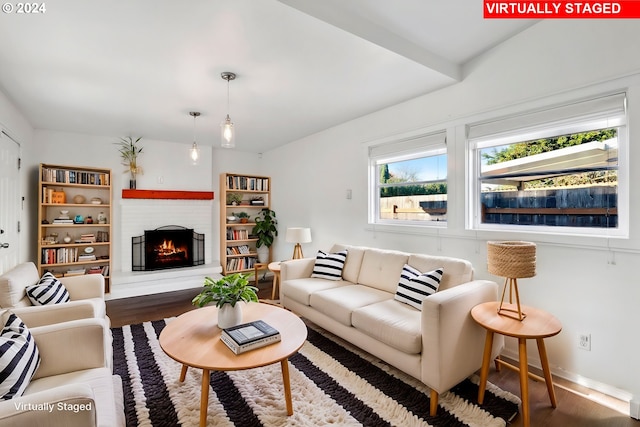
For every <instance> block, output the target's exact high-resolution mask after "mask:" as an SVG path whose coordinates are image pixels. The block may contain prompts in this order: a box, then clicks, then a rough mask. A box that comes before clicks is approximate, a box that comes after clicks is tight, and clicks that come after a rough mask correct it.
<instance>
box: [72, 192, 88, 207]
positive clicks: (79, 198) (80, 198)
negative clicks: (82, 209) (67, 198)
mask: <svg viewBox="0 0 640 427" xmlns="http://www.w3.org/2000/svg"><path fill="white" fill-rule="evenodd" d="M86 200H87V199H86V198H85V197H84V196H83V195H82V194H76V195H75V196H73V203H75V204H77V205H81V204H83V203H84V202H85V201H86Z"/></svg>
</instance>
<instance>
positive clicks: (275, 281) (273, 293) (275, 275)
mask: <svg viewBox="0 0 640 427" xmlns="http://www.w3.org/2000/svg"><path fill="white" fill-rule="evenodd" d="M279 274H280V273H278V272H276V271H274V272H273V285H271V299H272V300H275V299H276V289H278V275H279Z"/></svg>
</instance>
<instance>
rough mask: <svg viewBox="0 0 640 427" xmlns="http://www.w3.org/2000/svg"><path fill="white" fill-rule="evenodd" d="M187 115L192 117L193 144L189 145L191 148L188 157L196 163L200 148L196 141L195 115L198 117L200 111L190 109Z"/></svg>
mask: <svg viewBox="0 0 640 427" xmlns="http://www.w3.org/2000/svg"><path fill="white" fill-rule="evenodd" d="M189 115H190V116H192V117H193V145H191V149H190V150H189V157H191V164H193V165H197V164H198V160H200V149H199V148H198V144H197V143H196V117H198V116H199V115H200V113H199V112H197V111H191V112H189Z"/></svg>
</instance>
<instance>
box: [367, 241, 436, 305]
mask: <svg viewBox="0 0 640 427" xmlns="http://www.w3.org/2000/svg"><path fill="white" fill-rule="evenodd" d="M408 260H409V254H406V253H403V252H398V251H389V250H382V249H373V248H367V250H366V251H365V252H364V255H363V257H362V266H361V267H360V275H359V276H358V282H357V283H360V284H362V285H366V286H370V287H372V288H376V289H380V290H383V291H387V292H390V293H392V294H393V293H395V292H396V288H397V286H398V277H400V272H401V271H402V267H403V266H404V265H405V264H408V262H407V261H408ZM422 271H427V270H422Z"/></svg>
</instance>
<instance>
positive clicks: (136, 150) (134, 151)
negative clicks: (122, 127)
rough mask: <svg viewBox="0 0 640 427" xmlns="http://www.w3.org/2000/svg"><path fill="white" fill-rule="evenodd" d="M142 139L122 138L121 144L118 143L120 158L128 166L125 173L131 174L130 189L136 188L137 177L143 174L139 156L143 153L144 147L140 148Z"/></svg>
mask: <svg viewBox="0 0 640 427" xmlns="http://www.w3.org/2000/svg"><path fill="white" fill-rule="evenodd" d="M141 139H142V137H139V138H137V139H136V140H134V139H133V138H132V137H130V136H128V137H126V138H120V142H118V143H117V144H118V146H120V149H119V150H118V151H119V152H120V157H122V164H123V165H125V166H127V169H126V170H125V172H129V175H130V178H129V188H130V189H134V188H136V175H137V174H141V173H142V168H141V167H140V166H138V154H140V153H142V148H143V147H138V145H137V144H138V142H140V140H141Z"/></svg>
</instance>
